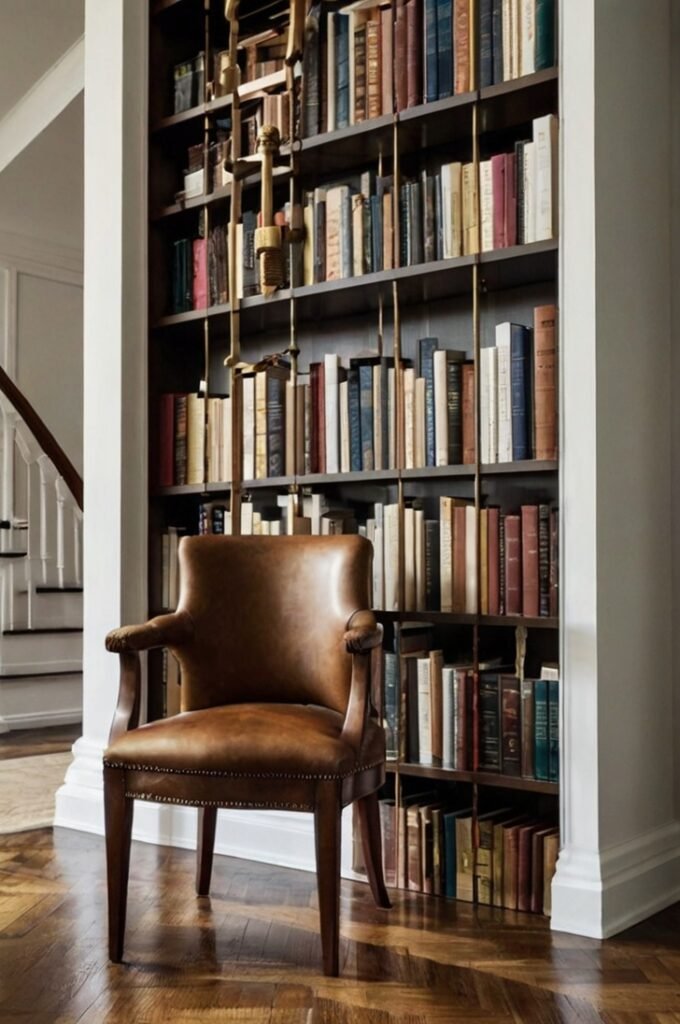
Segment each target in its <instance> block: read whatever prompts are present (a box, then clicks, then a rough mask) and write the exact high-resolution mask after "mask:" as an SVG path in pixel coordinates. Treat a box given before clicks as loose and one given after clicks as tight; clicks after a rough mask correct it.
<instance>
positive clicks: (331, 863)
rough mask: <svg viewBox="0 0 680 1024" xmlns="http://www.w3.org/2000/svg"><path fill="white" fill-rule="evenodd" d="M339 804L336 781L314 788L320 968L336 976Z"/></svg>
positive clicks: (323, 783)
mask: <svg viewBox="0 0 680 1024" xmlns="http://www.w3.org/2000/svg"><path fill="white" fill-rule="evenodd" d="M341 821H342V805H341V802H340V788H339V786H338V785H337V783H335V782H320V783H319V784H318V785H317V788H316V808H315V810H314V836H315V840H316V878H317V886H318V891H319V917H320V922H321V950H322V954H323V972H324V974H326V975H328V976H329V977H331V978H337V976H338V973H339V969H340V837H341Z"/></svg>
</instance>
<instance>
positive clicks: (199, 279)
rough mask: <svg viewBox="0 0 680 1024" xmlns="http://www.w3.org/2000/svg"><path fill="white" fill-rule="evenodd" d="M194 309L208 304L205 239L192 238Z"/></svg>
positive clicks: (203, 307)
mask: <svg viewBox="0 0 680 1024" xmlns="http://www.w3.org/2000/svg"><path fill="white" fill-rule="evenodd" d="M193 305H194V309H205V308H206V307H207V305H208V249H207V239H205V238H195V239H194V282H193Z"/></svg>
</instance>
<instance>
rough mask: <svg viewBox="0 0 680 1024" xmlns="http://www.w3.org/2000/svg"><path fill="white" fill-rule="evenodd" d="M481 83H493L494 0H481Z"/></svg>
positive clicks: (485, 84)
mask: <svg viewBox="0 0 680 1024" xmlns="http://www.w3.org/2000/svg"><path fill="white" fill-rule="evenodd" d="M479 85H480V88H482V89H485V88H486V86H487V85H493V0H479Z"/></svg>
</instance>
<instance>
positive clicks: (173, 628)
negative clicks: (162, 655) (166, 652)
mask: <svg viewBox="0 0 680 1024" xmlns="http://www.w3.org/2000/svg"><path fill="white" fill-rule="evenodd" d="M193 632H194V628H193V622H192V621H191V618H190V616H189V615H188V614H187V613H186V612H172V613H171V614H170V615H157V616H156V618H155V619H150V620H149V622H145V623H144V624H143V625H141V626H121V627H120V628H119V629H113V630H111V632H110V633H109V634H108V636H107V637H106V649H107V651H112V652H113V653H115V654H122V653H124V652H125V651H149V650H151V649H152V648H154V647H181V645H182V644H184V643H186V641H187V640H190V639H191V637H192V636H193Z"/></svg>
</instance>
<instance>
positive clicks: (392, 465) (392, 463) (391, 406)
mask: <svg viewBox="0 0 680 1024" xmlns="http://www.w3.org/2000/svg"><path fill="white" fill-rule="evenodd" d="M395 379H396V375H395V372H394V367H393V366H390V367H389V369H388V371H387V415H388V417H389V423H388V430H387V442H388V446H389V454H388V459H389V462H388V465H387V468H388V469H396V466H397V402H396V398H395V390H394V388H395V384H394V382H395Z"/></svg>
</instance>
